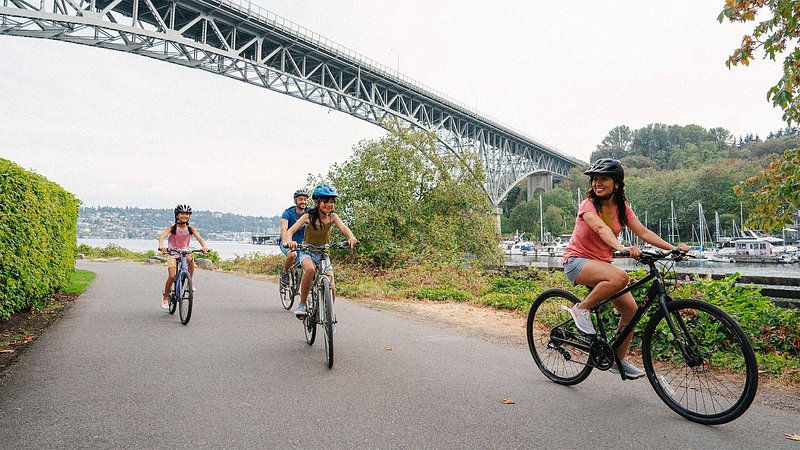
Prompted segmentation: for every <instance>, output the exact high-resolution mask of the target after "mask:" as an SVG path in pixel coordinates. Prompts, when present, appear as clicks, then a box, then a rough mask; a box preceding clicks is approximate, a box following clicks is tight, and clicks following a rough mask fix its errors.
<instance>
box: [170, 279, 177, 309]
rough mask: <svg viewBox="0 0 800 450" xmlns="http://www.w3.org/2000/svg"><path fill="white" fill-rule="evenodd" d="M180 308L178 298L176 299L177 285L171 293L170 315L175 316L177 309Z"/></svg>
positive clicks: (173, 286)
mask: <svg viewBox="0 0 800 450" xmlns="http://www.w3.org/2000/svg"><path fill="white" fill-rule="evenodd" d="M177 306H178V300H177V297H175V285H174V284H173V285H172V289H171V290H170V291H169V313H170V314H175V308H176V307H177Z"/></svg>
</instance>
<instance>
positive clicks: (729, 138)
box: [708, 127, 734, 150]
mask: <svg viewBox="0 0 800 450" xmlns="http://www.w3.org/2000/svg"><path fill="white" fill-rule="evenodd" d="M708 131H709V132H710V133H711V135H712V136H713V137H714V141H715V142H716V143H717V149H718V150H723V149H725V148H728V147H730V146H731V145H733V141H734V139H733V135H732V134H731V132H730V131H728V130H726V129H725V128H722V127H717V128H712V129H710V130H708Z"/></svg>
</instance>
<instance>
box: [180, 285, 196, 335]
mask: <svg viewBox="0 0 800 450" xmlns="http://www.w3.org/2000/svg"><path fill="white" fill-rule="evenodd" d="M181 285H182V286H181V291H182V292H181V296H180V298H179V299H178V311H180V316H181V323H182V324H184V325H186V324H188V323H189V319H191V318H192V299H193V297H194V293H193V292H192V277H190V276H189V274H188V273H186V272H184V273H183V274H181Z"/></svg>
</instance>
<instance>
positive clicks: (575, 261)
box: [564, 256, 591, 284]
mask: <svg viewBox="0 0 800 450" xmlns="http://www.w3.org/2000/svg"><path fill="white" fill-rule="evenodd" d="M589 261H591V260H590V259H589V258H578V257H577V256H570V257H569V259H567V262H565V263H564V275H566V276H567V278H569V281H572V283H573V284H578V283H577V282H576V281H575V280H577V279H578V274H579V273H581V269H583V266H585V265H586V263H587V262H589Z"/></svg>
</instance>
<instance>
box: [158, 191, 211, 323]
mask: <svg viewBox="0 0 800 450" xmlns="http://www.w3.org/2000/svg"><path fill="white" fill-rule="evenodd" d="M191 216H192V207H191V206H189V205H178V206H176V207H175V223H173V224H172V225H170V226H168V227H167V228H166V229H165V230H164V232H163V233H161V236H159V237H158V250H159V251H160V252H162V253H166V252H167V249H166V248H164V239H165V238H167V236H169V238H168V239H167V245H168V246H169V248H171V249H174V250H189V241H191V239H192V236H194V237H196V238H197V242H199V243H200V245H201V246H202V247H203V253H206V252H208V248H206V243H205V241H204V240H203V238H201V237H200V234H199V233H198V232H197V230H196V229H194V228H192V226H191V225H189V218H190V217H191ZM180 258H181V257H180V255H177V256H176V255H170V256H168V257H167V271H168V273H167V283H166V285H165V286H164V292H162V298H161V307H162V308H164V309H167V308H169V305H168V297H169V290H170V287H171V286H172V283H173V282H174V281H175V274H176V273H177V271H178V263H177V261H178V260H180ZM187 259H188V263H189V275H190V276H192V275H194V258H192V255H187Z"/></svg>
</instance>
